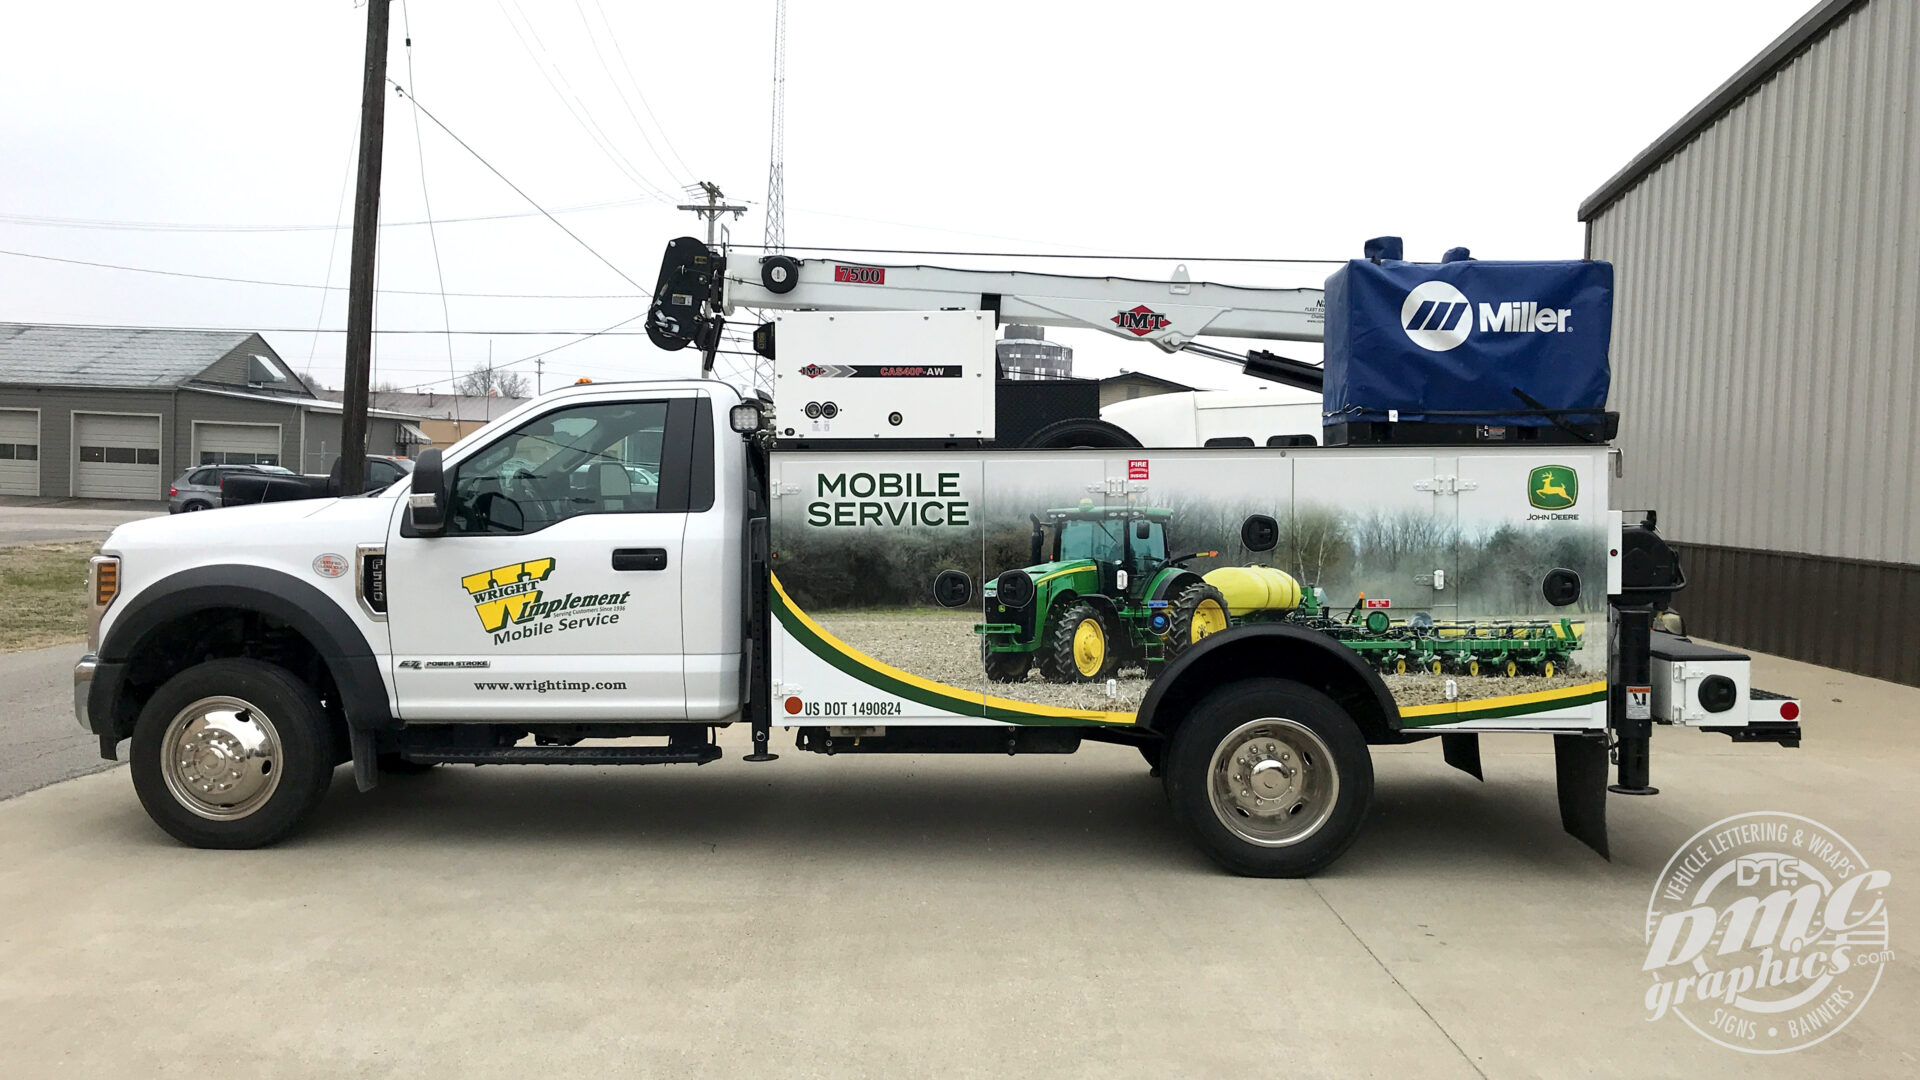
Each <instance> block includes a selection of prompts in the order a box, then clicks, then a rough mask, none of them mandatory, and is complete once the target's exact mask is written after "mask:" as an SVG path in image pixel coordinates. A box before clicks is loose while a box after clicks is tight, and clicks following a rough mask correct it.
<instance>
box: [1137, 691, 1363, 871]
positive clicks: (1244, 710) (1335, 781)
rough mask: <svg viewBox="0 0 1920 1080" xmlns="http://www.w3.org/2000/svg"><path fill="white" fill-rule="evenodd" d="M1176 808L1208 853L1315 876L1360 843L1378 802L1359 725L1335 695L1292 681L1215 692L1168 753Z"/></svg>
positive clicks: (1241, 866)
mask: <svg viewBox="0 0 1920 1080" xmlns="http://www.w3.org/2000/svg"><path fill="white" fill-rule="evenodd" d="M1165 769H1166V784H1167V796H1168V799H1169V800H1170V801H1171V803H1172V805H1173V812H1174V815H1175V816H1176V817H1177V818H1179V819H1180V820H1181V821H1182V822H1183V823H1184V824H1185V825H1186V826H1187V828H1188V829H1189V830H1190V831H1191V832H1192V833H1193V836H1194V838H1195V839H1196V840H1197V841H1198V842H1199V844H1200V847H1201V850H1203V851H1205V852H1206V853H1207V855H1208V856H1209V857H1210V858H1212V859H1213V860H1214V861H1215V862H1217V863H1219V864H1220V865H1221V866H1222V867H1224V868H1226V869H1228V870H1231V871H1232V872H1234V873H1236V874H1244V875H1246V876H1248V877H1306V876H1307V875H1309V874H1313V873H1317V872H1318V871H1320V870H1322V869H1324V868H1326V866H1327V865H1329V864H1330V863H1332V862H1333V861H1334V860H1335V859H1337V858H1339V857H1340V855H1341V854H1342V853H1343V852H1345V851H1346V850H1347V848H1348V847H1350V846H1351V845H1352V844H1353V841H1354V838H1355V837H1356V836H1358V835H1359V832H1360V825H1361V823H1362V822H1363V821H1364V820H1365V818H1366V813H1367V806H1368V804H1369V803H1371V802H1372V800H1373V758H1372V756H1371V755H1370V754H1369V753H1368V751H1367V743H1366V739H1365V737H1364V736H1362V735H1361V733H1360V728H1359V726H1358V725H1357V724H1355V723H1354V722H1353V719H1352V717H1350V716H1348V715H1347V713H1346V712H1345V711H1343V710H1342V709H1341V708H1340V706H1338V705H1336V704H1335V703H1334V701H1333V699H1331V698H1329V697H1327V695H1325V694H1323V693H1321V692H1319V691H1318V690H1314V689H1312V688H1311V687H1308V686H1304V685H1302V684H1300V683H1297V682H1293V681H1291V680H1286V679H1247V680H1244V681H1241V682H1237V683H1232V684H1229V685H1227V686H1224V687H1221V688H1220V689H1218V690H1216V691H1214V692H1213V693H1212V694H1209V695H1208V696H1207V697H1206V698H1205V699H1203V700H1202V701H1201V702H1200V703H1199V704H1198V705H1196V706H1195V707H1194V710H1193V712H1192V713H1191V714H1189V715H1188V717H1187V719H1186V721H1185V722H1184V723H1182V724H1181V725H1180V726H1179V727H1178V728H1177V729H1175V731H1174V733H1173V739H1172V742H1171V743H1170V745H1169V746H1168V748H1167V755H1166V760H1165Z"/></svg>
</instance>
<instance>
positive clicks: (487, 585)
mask: <svg viewBox="0 0 1920 1080" xmlns="http://www.w3.org/2000/svg"><path fill="white" fill-rule="evenodd" d="M551 573H553V560H552V559H529V560H527V561H526V562H517V563H509V564H507V565H506V566H500V567H495V568H494V569H492V570H482V571H481V572H479V573H477V574H468V575H467V576H466V577H463V578H461V579H460V585H461V587H462V588H464V589H466V590H467V593H468V595H470V596H472V597H473V608H474V613H475V614H477V615H479V616H480V625H481V626H482V627H485V628H486V631H487V633H489V634H491V633H494V632H496V631H498V630H500V629H501V628H502V627H504V626H506V625H507V623H508V622H520V621H522V619H523V617H524V616H525V614H526V610H527V608H528V607H529V606H530V605H532V604H536V603H539V602H540V583H541V582H542V581H545V580H547V575H549V574H551Z"/></svg>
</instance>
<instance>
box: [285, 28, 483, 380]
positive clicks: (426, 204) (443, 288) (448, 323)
mask: <svg viewBox="0 0 1920 1080" xmlns="http://www.w3.org/2000/svg"><path fill="white" fill-rule="evenodd" d="M400 25H401V27H402V28H403V34H404V40H405V42H406V52H407V83H408V85H415V84H416V80H415V78H414V75H413V16H412V15H411V14H410V13H409V11H408V9H407V0H400ZM407 100H408V101H411V102H413V150H414V154H415V156H416V157H417V158H418V159H419V162H420V205H421V207H422V208H423V209H425V210H426V213H427V240H428V242H429V243H430V244H431V245H432V246H433V277H434V280H435V281H437V282H439V284H440V325H441V327H442V328H443V329H445V330H446V332H447V374H448V375H454V374H456V372H455V371H454V369H453V315H452V313H451V312H449V311H448V310H447V274H446V271H445V270H443V269H442V268H441V266H440V235H439V233H438V232H436V231H435V230H434V227H433V198H432V197H431V196H430V195H428V194H427V147H426V143H425V141H424V140H422V139H421V138H420V103H419V102H417V101H413V98H412V97H408V98H407ZM329 276H331V275H329ZM316 340H317V339H316Z"/></svg>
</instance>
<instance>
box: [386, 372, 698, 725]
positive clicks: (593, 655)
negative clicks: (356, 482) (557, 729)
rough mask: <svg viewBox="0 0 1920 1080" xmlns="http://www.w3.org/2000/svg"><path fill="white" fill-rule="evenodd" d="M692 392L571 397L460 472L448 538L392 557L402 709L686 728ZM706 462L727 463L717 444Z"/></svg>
mask: <svg viewBox="0 0 1920 1080" xmlns="http://www.w3.org/2000/svg"><path fill="white" fill-rule="evenodd" d="M703 407H706V400H705V399H704V398H701V397H698V396H696V395H693V394H691V393H688V394H685V395H683V396H674V395H672V394H661V395H660V396H659V397H657V398H655V399H652V400H644V401H633V400H628V399H619V400H597V401H596V400H591V399H589V400H586V401H580V400H578V399H576V400H574V401H572V402H563V403H556V405H555V407H554V408H552V409H549V410H547V411H545V412H542V413H539V414H536V415H533V416H530V417H528V418H526V419H524V420H522V421H521V422H520V423H518V424H515V425H514V426H513V427H512V428H511V429H510V430H507V431H505V432H503V433H502V434H500V435H499V436H498V437H497V438H495V439H492V440H490V441H488V442H487V443H485V444H483V445H480V446H477V447H475V448H474V449H473V450H472V451H471V452H468V453H464V454H463V455H462V456H461V458H460V459H459V460H458V461H455V462H449V463H448V464H447V466H446V476H447V484H448V489H449V492H450V499H449V502H448V525H447V530H446V533H445V534H444V535H441V536H419V535H415V534H414V530H413V529H412V527H411V525H410V524H409V523H408V515H407V513H406V511H405V510H404V509H403V510H402V511H401V512H400V514H398V515H397V520H396V521H395V524H394V528H393V530H392V535H391V536H390V537H389V539H388V545H387V566H388V590H389V591H388V595H389V614H388V623H389V628H390V630H391V633H392V641H393V663H394V671H393V684H394V689H395V696H396V698H397V700H398V702H399V706H400V714H401V716H402V717H403V718H404V719H405V720H407V721H408V722H420V721H435V720H438V721H463V720H471V721H532V722H540V721H584V720H612V719H620V720H641V719H672V718H677V717H680V716H683V715H684V714H685V709H686V683H685V668H684V661H683V659H682V655H681V654H682V646H683V642H682V640H681V636H682V635H681V624H682V620H681V586H682V581H681V577H682V566H683V563H684V561H685V560H684V559H683V558H682V555H683V553H684V551H683V545H684V540H685V534H686V529H687V521H688V513H689V498H690V495H691V492H692V488H693V485H692V482H691V481H692V474H693V471H694V470H693V466H692V462H693V455H694V453H695V452H696V447H695V445H694V443H695V428H696V426H699V427H700V429H701V430H702V431H706V432H709V435H708V442H709V443H711V435H710V432H711V428H710V426H705V425H696V424H695V422H694V417H695V413H696V410H698V409H700V408H703ZM705 452H706V453H707V454H709V455H711V453H712V447H711V446H710V445H709V446H708V447H707V448H706V450H705Z"/></svg>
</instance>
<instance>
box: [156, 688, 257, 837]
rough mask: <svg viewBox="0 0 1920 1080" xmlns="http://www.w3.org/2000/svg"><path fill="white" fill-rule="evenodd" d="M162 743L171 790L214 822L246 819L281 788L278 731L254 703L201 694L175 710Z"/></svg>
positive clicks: (163, 767) (162, 769)
mask: <svg viewBox="0 0 1920 1080" xmlns="http://www.w3.org/2000/svg"><path fill="white" fill-rule="evenodd" d="M160 744H161V753H162V754H163V755H165V756H164V757H163V758H162V759H161V762H160V775H161V778H162V779H163V780H165V781H166V784H167V791H168V793H169V794H171V795H172V796H173V797H174V799H175V800H177V801H178V802H179V803H180V805H181V806H183V807H185V808H186V809H187V810H188V811H189V812H191V813H193V814H196V815H198V816H200V817H203V818H206V819H208V820H210V821H232V820H234V819H236V818H243V817H246V816H247V815H249V814H251V813H253V812H254V811H256V810H258V809H260V807H262V806H264V805H266V802H267V800H268V799H271V798H273V793H274V791H275V790H277V789H278V788H279V786H280V776H281V772H282V770H281V768H280V763H281V757H282V753H283V752H282V750H281V747H280V733H279V731H278V730H277V729H276V728H275V727H274V726H273V720H272V719H271V718H270V717H268V716H267V714H266V713H265V712H264V711H263V710H262V709H260V707H259V706H257V705H254V704H253V703H252V702H249V701H245V700H242V699H240V698H237V697H226V696H219V697H206V698H201V699H200V700H198V701H195V702H193V703H192V704H189V705H188V706H187V707H186V708H184V709H181V710H180V711H179V713H177V714H175V716H174V718H173V721H172V722H171V723H169V724H168V725H167V730H166V733H165V734H164V735H162V736H161V737H160Z"/></svg>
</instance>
